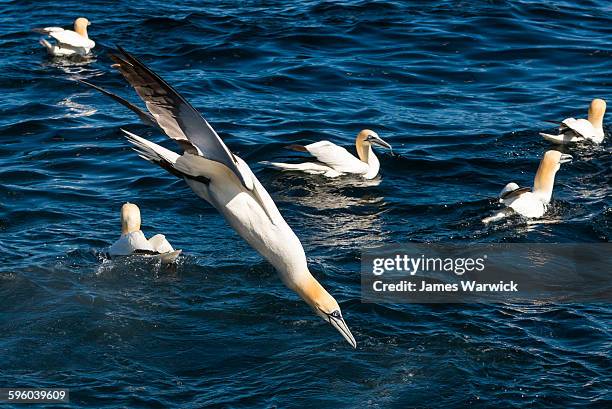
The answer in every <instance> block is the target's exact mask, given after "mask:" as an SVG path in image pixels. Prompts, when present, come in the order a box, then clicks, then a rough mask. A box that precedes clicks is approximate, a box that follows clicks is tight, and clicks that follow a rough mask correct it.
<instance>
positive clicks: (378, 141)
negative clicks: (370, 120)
mask: <svg viewBox="0 0 612 409" xmlns="http://www.w3.org/2000/svg"><path fill="white" fill-rule="evenodd" d="M367 141H368V142H370V143H374V144H376V145H380V146H382V147H383V148H387V149H391V150H393V148H392V147H391V145H389V144H388V143H387V142H385V141H383V140H382V139H381V138H380V137H379V136H374V135H371V136H369V137H368V139H367Z"/></svg>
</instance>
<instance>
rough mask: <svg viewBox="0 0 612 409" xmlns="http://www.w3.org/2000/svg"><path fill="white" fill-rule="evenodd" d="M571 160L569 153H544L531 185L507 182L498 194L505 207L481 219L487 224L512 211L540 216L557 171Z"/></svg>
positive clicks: (546, 205)
mask: <svg viewBox="0 0 612 409" xmlns="http://www.w3.org/2000/svg"><path fill="white" fill-rule="evenodd" d="M571 161H572V156H571V155H566V154H562V153H561V152H559V151H556V150H549V151H547V152H546V153H544V157H543V158H542V160H541V161H540V166H539V167H538V171H537V172H536V175H535V178H534V180H533V187H532V188H525V187H523V188H521V187H519V185H518V184H516V183H514V182H513V183H508V184H507V185H506V186H505V187H504V188H503V189H502V191H501V193H500V196H499V201H500V203H502V204H504V205H506V206H507V208H506V209H504V210H502V211H501V212H498V213H496V214H495V215H493V216H490V217H487V218H485V219H483V220H482V222H483V223H485V224H487V223H490V222H492V221H497V220H500V219H502V218H504V217H506V216H509V215H510V214H512V213H514V212H516V213H518V214H520V215H521V216H524V217H528V218H537V217H542V216H543V215H544V213H545V212H546V209H547V207H548V204H549V203H550V200H551V198H552V193H553V187H554V185H555V175H556V174H557V171H558V170H559V169H560V168H561V164H562V163H567V162H571Z"/></svg>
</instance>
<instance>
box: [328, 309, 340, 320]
mask: <svg viewBox="0 0 612 409" xmlns="http://www.w3.org/2000/svg"><path fill="white" fill-rule="evenodd" d="M329 315H331V316H332V317H334V318H337V319H340V318H342V315H340V311H338V310H336V311H334V312H332V313H331V314H329Z"/></svg>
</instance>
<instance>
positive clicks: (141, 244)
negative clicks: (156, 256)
mask: <svg viewBox="0 0 612 409" xmlns="http://www.w3.org/2000/svg"><path fill="white" fill-rule="evenodd" d="M139 250H140V251H154V249H153V247H152V246H151V244H150V243H149V241H148V240H147V239H146V238H145V236H144V234H143V233H142V231H140V230H138V231H135V232H131V233H127V234H122V235H121V237H120V238H119V240H117V241H116V242H115V243H114V244H113V245H112V246H111V247H110V249H109V253H110V255H111V256H129V255H130V254H133V253H134V252H136V251H139Z"/></svg>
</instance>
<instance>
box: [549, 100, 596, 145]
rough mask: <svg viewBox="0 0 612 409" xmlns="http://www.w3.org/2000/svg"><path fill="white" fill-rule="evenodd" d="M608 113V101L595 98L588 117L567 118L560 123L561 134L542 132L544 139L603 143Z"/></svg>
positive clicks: (564, 142)
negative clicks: (605, 118) (604, 123)
mask: <svg viewBox="0 0 612 409" xmlns="http://www.w3.org/2000/svg"><path fill="white" fill-rule="evenodd" d="M605 113H606V101H604V100H603V99H599V98H597V99H594V100H593V101H592V102H591V105H589V116H588V119H574V118H567V119H564V120H563V122H561V125H559V134H558V135H551V134H547V133H542V132H541V133H540V135H542V136H543V137H544V139H546V140H548V141H551V142H554V143H557V144H567V143H572V142H581V141H591V142H593V143H602V142H603V140H604V130H603V118H604V115H605Z"/></svg>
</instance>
